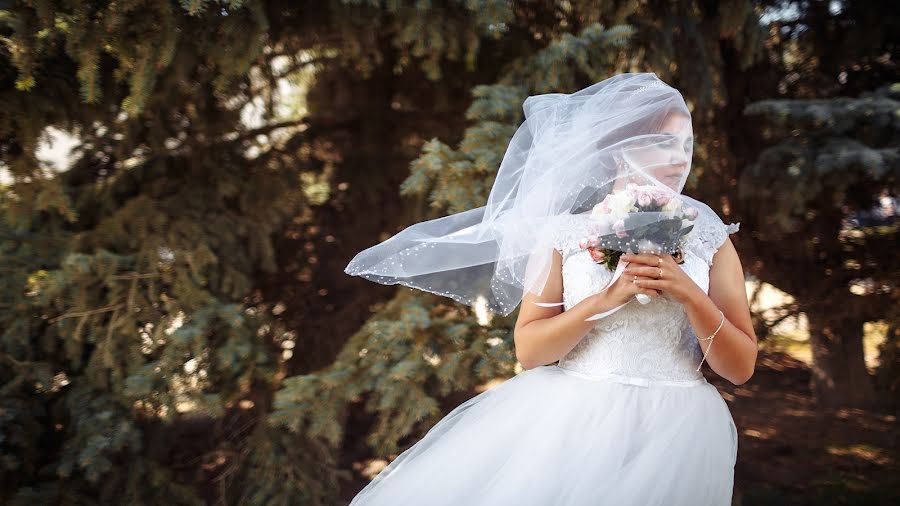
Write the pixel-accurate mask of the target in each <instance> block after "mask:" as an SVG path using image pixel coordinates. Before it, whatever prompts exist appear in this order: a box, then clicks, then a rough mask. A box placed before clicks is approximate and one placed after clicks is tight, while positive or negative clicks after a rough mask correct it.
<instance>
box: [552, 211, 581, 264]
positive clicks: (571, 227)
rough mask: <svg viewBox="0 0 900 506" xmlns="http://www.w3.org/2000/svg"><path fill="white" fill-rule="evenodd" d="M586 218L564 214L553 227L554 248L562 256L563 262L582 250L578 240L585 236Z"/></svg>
mask: <svg viewBox="0 0 900 506" xmlns="http://www.w3.org/2000/svg"><path fill="white" fill-rule="evenodd" d="M585 225H586V220H585V219H584V218H583V217H582V216H575V215H569V216H564V217H562V219H561V220H560V221H559V222H557V226H555V227H554V228H553V234H552V240H553V248H554V249H555V250H556V251H558V252H559V254H560V256H562V260H563V262H565V261H566V259H567V258H568V257H569V256H570V255H572V254H573V253H577V252H579V251H581V247H579V246H578V242H579V241H580V240H581V239H583V238H584V237H585V233H586V227H585Z"/></svg>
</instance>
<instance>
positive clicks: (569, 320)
mask: <svg viewBox="0 0 900 506" xmlns="http://www.w3.org/2000/svg"><path fill="white" fill-rule="evenodd" d="M562 292H563V280H562V257H561V256H560V254H559V252H558V251H557V250H555V249H554V250H553V259H552V265H551V268H550V274H549V275H548V277H547V282H546V284H545V285H544V289H543V290H542V291H541V295H535V294H533V293H531V292H529V291H527V290H526V291H525V296H524V297H523V298H522V307H521V308H520V309H519V316H518V319H517V320H516V327H515V333H514V338H515V343H516V358H517V359H518V360H519V363H521V364H522V367H524V368H525V369H532V368H535V367H538V366H541V365H545V364H549V363H552V362H555V361H557V360H559V359H560V358H562V357H563V356H564V355H565V354H566V353H568V352H569V351H570V350H571V349H572V348H574V347H575V345H576V344H578V341H580V340H581V338H582V337H584V335H585V334H587V332H588V331H589V330H590V329H591V327H593V326H594V325H595V324H596V321H584V320H585V318H587V317H589V316H592V315H594V314H596V313H600V312H603V311H606V310H608V309H611V308H612V307H613V305H612V304H609V303H608V302H607V301H606V298H604V297H602V294H595V295H592V296H589V297H586V298H584V299H583V300H581V301H580V302H579V303H577V304H575V305H574V306H572V307H571V308H569V310H568V311H563V310H562V307H561V306H553V307H541V306H538V305H537V304H535V302H560V301H562ZM607 306H609V307H607Z"/></svg>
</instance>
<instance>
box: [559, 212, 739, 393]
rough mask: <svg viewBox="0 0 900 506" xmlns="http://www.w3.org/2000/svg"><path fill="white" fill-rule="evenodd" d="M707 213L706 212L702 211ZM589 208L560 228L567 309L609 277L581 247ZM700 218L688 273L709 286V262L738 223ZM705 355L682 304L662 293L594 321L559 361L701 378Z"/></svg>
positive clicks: (656, 376) (688, 253)
mask: <svg viewBox="0 0 900 506" xmlns="http://www.w3.org/2000/svg"><path fill="white" fill-rule="evenodd" d="M701 216H703V215H701ZM589 219H590V218H589V216H588V215H587V214H581V215H572V216H570V217H567V218H566V220H565V221H564V222H562V223H561V224H560V226H559V227H558V228H557V231H556V234H555V236H554V238H553V239H554V247H555V248H556V249H557V250H558V251H559V252H560V254H561V255H562V261H563V264H562V276H563V307H564V309H566V310H568V309H570V308H571V307H572V306H574V305H575V304H577V303H578V302H579V301H581V300H582V299H584V298H585V297H587V296H589V295H591V294H594V293H597V292H599V291H600V290H601V289H602V288H603V287H604V286H605V285H606V284H607V283H608V282H609V280H610V279H611V277H612V274H613V273H612V272H611V271H610V270H609V269H607V268H606V266H604V265H601V264H598V263H596V262H594V261H593V260H592V259H591V257H590V254H589V253H588V252H587V251H586V250H582V249H580V248H579V247H578V241H579V239H581V238H582V237H584V235H585V230H584V225H586V224H587V220H589ZM711 221H712V220H711V219H705V220H698V222H697V223H696V224H695V226H694V229H693V230H691V232H690V233H689V234H688V235H687V237H686V240H687V244H686V247H685V252H684V253H685V256H684V258H685V261H684V263H683V264H681V268H682V269H684V270H685V271H686V272H687V274H688V275H689V276H690V277H691V278H692V279H693V280H694V282H696V283H697V285H698V286H700V288H702V289H703V290H704V291H705V292H707V293H708V292H709V268H710V267H711V266H712V262H713V255H714V254H715V253H716V251H717V250H718V249H719V246H721V245H722V244H723V243H724V242H725V238H726V237H727V235H728V234H729V233H733V232H736V231H737V230H738V227H739V226H740V224H739V223H737V224H735V223H732V224H730V225H725V224H724V223H723V222H722V221H721V220H717V222H711ZM702 358H703V353H702V351H701V349H700V343H699V342H698V341H697V336H696V335H695V333H694V330H693V327H692V325H691V323H690V320H689V319H688V317H687V313H686V312H685V310H684V306H682V305H681V303H679V302H677V301H675V300H673V299H671V298H670V297H669V296H668V295H666V294H665V293H663V295H662V296H661V297H654V298H653V299H651V301H650V302H649V303H648V304H646V305H643V304H641V303H640V302H638V301H637V300H633V301H631V302H629V303H628V304H626V305H625V306H624V307H622V308H621V309H619V310H618V311H616V312H615V313H613V314H611V315H607V316H606V317H604V318H602V319H600V320H599V321H597V323H596V324H595V325H594V327H593V328H592V329H591V330H590V331H589V332H588V333H587V334H586V335H585V336H584V338H583V339H582V340H581V341H579V343H578V344H577V345H576V346H575V347H574V348H573V349H572V350H571V351H569V353H568V354H566V355H565V356H564V357H563V358H562V359H561V360H560V361H559V366H560V367H562V368H565V369H569V370H574V371H578V372H581V373H585V374H602V373H610V372H611V373H616V374H624V375H629V376H638V377H643V378H648V379H651V380H677V381H682V380H693V379H699V378H703V374H702V372H700V371H697V370H696V369H697V366H698V365H699V364H700V360H701V359H702Z"/></svg>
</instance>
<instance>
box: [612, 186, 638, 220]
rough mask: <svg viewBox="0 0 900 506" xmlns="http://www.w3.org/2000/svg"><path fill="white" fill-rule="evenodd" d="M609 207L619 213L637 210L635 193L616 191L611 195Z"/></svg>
mask: <svg viewBox="0 0 900 506" xmlns="http://www.w3.org/2000/svg"><path fill="white" fill-rule="evenodd" d="M609 208H610V209H611V210H612V212H613V213H615V214H618V215H622V214H625V213H629V212H632V211H637V208H635V201H634V195H632V194H631V192H627V191H623V192H618V193H614V194H613V195H611V196H610V202H609Z"/></svg>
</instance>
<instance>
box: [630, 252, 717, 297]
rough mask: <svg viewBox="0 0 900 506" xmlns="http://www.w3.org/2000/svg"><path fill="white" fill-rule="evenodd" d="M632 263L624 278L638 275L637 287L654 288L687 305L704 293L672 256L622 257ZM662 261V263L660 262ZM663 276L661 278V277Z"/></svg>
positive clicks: (643, 254)
mask: <svg viewBox="0 0 900 506" xmlns="http://www.w3.org/2000/svg"><path fill="white" fill-rule="evenodd" d="M621 258H622V259H623V260H625V261H628V262H630V263H629V264H628V267H626V268H625V271H624V273H623V276H622V277H625V275H629V276H628V277H629V279H630V277H631V275H637V276H638V278H637V285H638V286H640V287H641V288H652V289H655V290H659V291H661V292H666V293H668V294H669V295H670V296H671V297H672V298H673V299H675V300H677V301H678V302H680V303H682V304H685V303H686V302H688V301H689V300H691V299H693V298H695V297H696V296H697V291H698V290H699V291H701V292H702V291H703V290H702V289H701V288H700V287H699V286H698V285H697V283H695V282H694V280H693V279H691V277H690V276H688V275H687V273H686V272H684V270H683V269H682V268H681V267H680V266H679V265H678V264H677V263H675V259H674V258H672V255H669V254H662V255H656V254H652V253H641V254H636V255H635V254H629V253H626V254H624V255H622V256H621ZM660 259H662V261H660ZM660 274H661V276H660Z"/></svg>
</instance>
